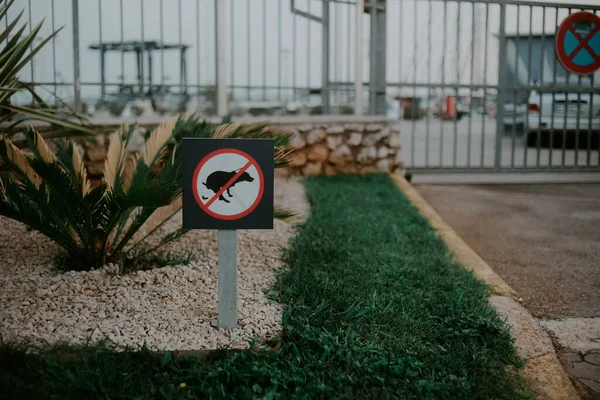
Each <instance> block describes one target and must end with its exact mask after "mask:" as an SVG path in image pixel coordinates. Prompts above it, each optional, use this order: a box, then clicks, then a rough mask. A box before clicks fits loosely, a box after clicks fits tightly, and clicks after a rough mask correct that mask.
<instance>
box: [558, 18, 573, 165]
mask: <svg viewBox="0 0 600 400" xmlns="http://www.w3.org/2000/svg"><path fill="white" fill-rule="evenodd" d="M571 11H572V10H571V9H570V8H569V14H571ZM565 70H566V76H565V78H566V84H567V85H568V84H569V82H570V81H571V72H570V71H569V70H567V69H566V68H565ZM568 95H569V94H568V93H567V92H565V103H564V104H565V107H564V108H565V111H564V115H563V127H564V129H563V134H562V154H561V166H562V167H563V168H564V167H565V162H566V155H567V111H568V109H567V107H568V104H569V102H568V101H567V100H568V99H567V97H568Z"/></svg>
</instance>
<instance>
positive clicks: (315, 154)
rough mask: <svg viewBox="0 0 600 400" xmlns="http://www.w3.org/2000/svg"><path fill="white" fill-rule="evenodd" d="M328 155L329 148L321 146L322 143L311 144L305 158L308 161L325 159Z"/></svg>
mask: <svg viewBox="0 0 600 400" xmlns="http://www.w3.org/2000/svg"><path fill="white" fill-rule="evenodd" d="M328 155H329V150H327V147H325V146H322V145H316V146H313V147H312V148H311V149H310V150H309V151H308V156H307V158H308V159H309V160H310V161H325V160H327V156H328Z"/></svg>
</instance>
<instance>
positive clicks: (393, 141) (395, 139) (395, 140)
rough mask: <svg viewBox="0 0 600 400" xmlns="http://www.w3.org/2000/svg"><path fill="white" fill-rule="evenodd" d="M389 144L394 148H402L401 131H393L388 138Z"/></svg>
mask: <svg viewBox="0 0 600 400" xmlns="http://www.w3.org/2000/svg"><path fill="white" fill-rule="evenodd" d="M388 145H389V146H390V147H391V148H392V149H399V148H401V147H402V144H401V143H400V134H399V133H392V134H391V135H390V137H389V138H388Z"/></svg>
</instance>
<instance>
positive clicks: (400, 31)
mask: <svg viewBox="0 0 600 400" xmlns="http://www.w3.org/2000/svg"><path fill="white" fill-rule="evenodd" d="M399 2H400V4H399V5H398V21H400V22H399V28H398V83H399V84H401V83H402V58H403V57H402V55H403V54H404V52H403V51H402V50H403V49H404V46H403V42H404V36H403V35H402V34H403V33H404V21H403V20H402V17H403V15H402V6H403V5H404V1H403V0H399ZM444 6H446V2H444ZM401 88H402V85H399V86H398V94H399V97H400V100H402V96H401V93H400V89H401Z"/></svg>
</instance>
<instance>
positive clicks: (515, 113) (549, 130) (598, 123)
mask: <svg viewBox="0 0 600 400" xmlns="http://www.w3.org/2000/svg"><path fill="white" fill-rule="evenodd" d="M513 130H514V132H515V133H516V134H524V136H525V140H526V142H527V145H528V146H534V145H537V142H538V137H540V138H543V142H544V143H546V142H548V141H549V137H550V134H560V135H561V139H562V136H563V135H565V136H572V135H574V134H577V132H579V134H581V135H588V134H590V135H592V138H593V141H594V142H596V141H597V140H598V138H597V136H598V135H600V94H594V95H592V96H591V98H590V95H588V94H577V93H554V96H553V95H552V93H539V92H537V91H532V92H531V94H530V96H529V99H528V103H527V104H518V105H515V104H512V103H507V104H505V106H504V134H512V133H513ZM553 142H555V143H559V141H557V140H553Z"/></svg>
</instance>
